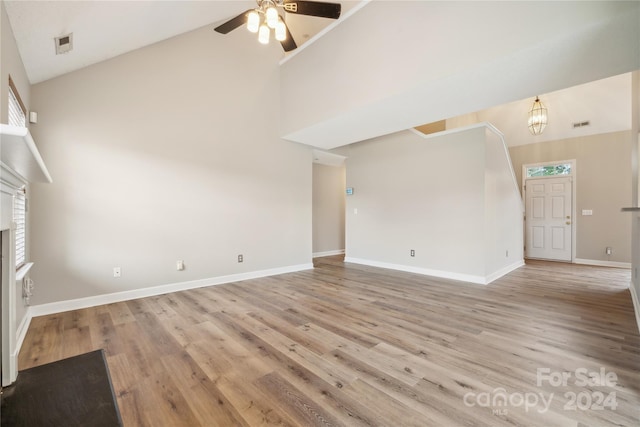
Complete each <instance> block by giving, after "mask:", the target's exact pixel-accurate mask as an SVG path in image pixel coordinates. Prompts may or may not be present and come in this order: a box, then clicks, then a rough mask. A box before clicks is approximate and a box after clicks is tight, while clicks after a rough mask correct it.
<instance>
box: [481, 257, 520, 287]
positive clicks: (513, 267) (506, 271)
mask: <svg viewBox="0 0 640 427" xmlns="http://www.w3.org/2000/svg"><path fill="white" fill-rule="evenodd" d="M523 265H524V260H523V259H521V260H518V261H516V262H514V263H513V264H511V265H508V266H506V267H503V268H501V269H500V270H498V271H496V272H494V273H491V274H489V275H488V276H487V277H486V284H487V285H488V284H489V283H491V282H493V281H494V280H497V279H499V278H501V277H502V276H505V275H507V274H509V273H511V272H512V271H513V270H516V269H518V268H520V267H522V266H523Z"/></svg>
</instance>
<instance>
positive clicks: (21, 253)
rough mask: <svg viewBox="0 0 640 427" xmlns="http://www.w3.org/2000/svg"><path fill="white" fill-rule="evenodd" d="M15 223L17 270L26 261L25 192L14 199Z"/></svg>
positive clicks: (21, 192)
mask: <svg viewBox="0 0 640 427" xmlns="http://www.w3.org/2000/svg"><path fill="white" fill-rule="evenodd" d="M13 221H14V222H15V223H16V269H18V268H20V267H21V266H22V265H23V264H24V263H25V261H26V256H27V253H26V249H27V247H26V244H27V238H26V237H27V235H26V225H27V197H26V195H25V192H24V190H21V191H18V193H17V194H16V196H15V198H14V199H13Z"/></svg>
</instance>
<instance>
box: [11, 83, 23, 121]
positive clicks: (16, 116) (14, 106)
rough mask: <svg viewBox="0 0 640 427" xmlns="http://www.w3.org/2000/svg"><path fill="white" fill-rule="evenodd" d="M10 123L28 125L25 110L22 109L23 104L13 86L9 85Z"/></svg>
mask: <svg viewBox="0 0 640 427" xmlns="http://www.w3.org/2000/svg"><path fill="white" fill-rule="evenodd" d="M9 124H10V125H12V126H20V127H26V126H27V116H26V114H25V111H24V110H23V109H22V105H21V104H20V101H18V97H17V96H16V94H15V93H14V92H13V89H11V87H9Z"/></svg>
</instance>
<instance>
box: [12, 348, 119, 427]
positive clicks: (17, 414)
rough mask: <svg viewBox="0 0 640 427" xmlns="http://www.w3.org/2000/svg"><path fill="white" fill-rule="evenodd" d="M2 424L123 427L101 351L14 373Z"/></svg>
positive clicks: (102, 351)
mask: <svg viewBox="0 0 640 427" xmlns="http://www.w3.org/2000/svg"><path fill="white" fill-rule="evenodd" d="M1 418H2V426H3V427H4V426H29V427H32V426H92V427H93V426H95V427H98V426H100V427H103V426H104V427H107V426H108V427H112V426H122V419H121V418H120V412H119V411H118V404H117V403H116V399H115V396H114V394H113V387H112V386H111V377H110V376H109V369H108V367H107V361H106V359H105V357H104V350H96V351H92V352H90V353H85V354H81V355H80V356H75V357H70V358H69V359H64V360H60V361H57V362H53V363H48V364H46V365H42V366H37V367H35V368H31V369H25V370H24V371H20V372H19V373H18V380H17V381H16V383H15V384H13V385H12V386H10V387H7V388H5V389H4V390H3V395H2V415H1Z"/></svg>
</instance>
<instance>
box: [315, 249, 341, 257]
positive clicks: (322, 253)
mask: <svg viewBox="0 0 640 427" xmlns="http://www.w3.org/2000/svg"><path fill="white" fill-rule="evenodd" d="M333 255H344V249H337V250H335V251H324V252H314V253H313V257H314V258H320V257H323V256H333Z"/></svg>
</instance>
